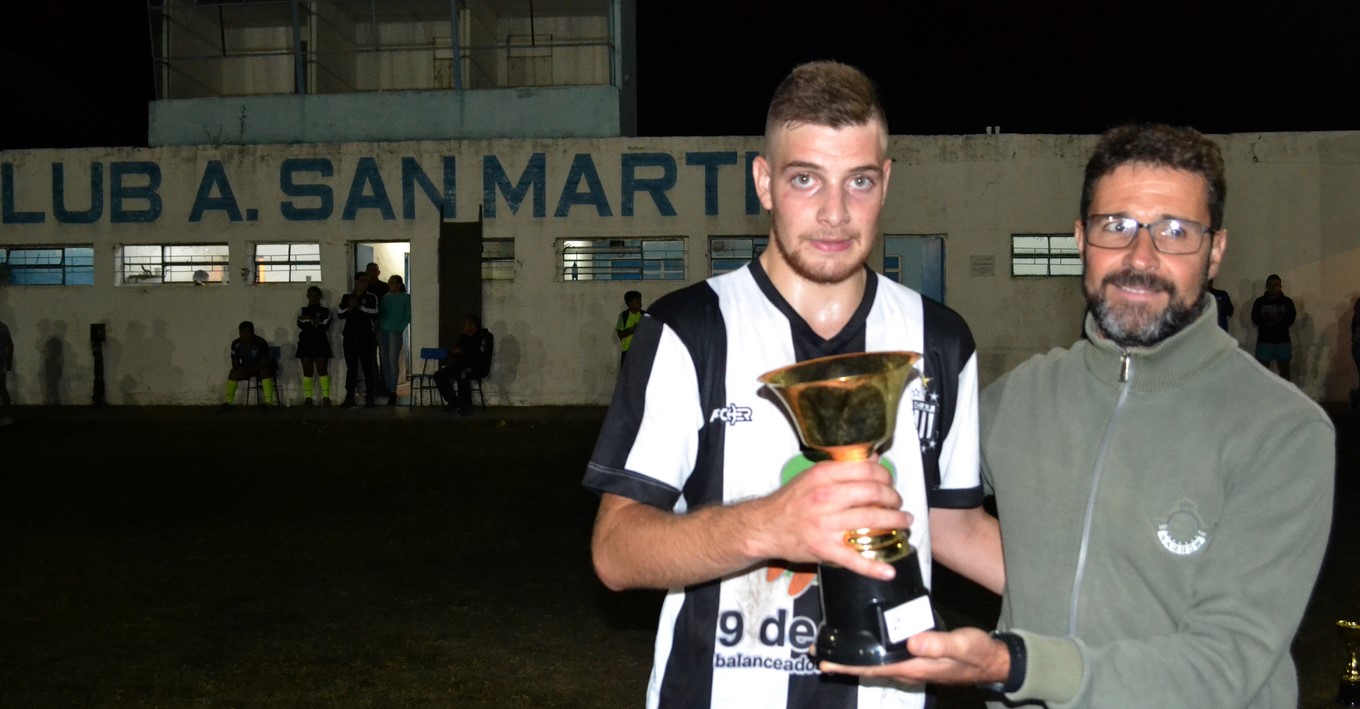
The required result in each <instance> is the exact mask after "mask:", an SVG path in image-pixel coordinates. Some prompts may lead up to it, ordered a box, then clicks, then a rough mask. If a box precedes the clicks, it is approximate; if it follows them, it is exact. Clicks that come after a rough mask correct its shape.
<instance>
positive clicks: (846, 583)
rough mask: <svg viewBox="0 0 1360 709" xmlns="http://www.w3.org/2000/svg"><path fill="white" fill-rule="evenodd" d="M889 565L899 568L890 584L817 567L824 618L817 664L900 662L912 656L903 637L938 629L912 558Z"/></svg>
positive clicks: (818, 638) (833, 567)
mask: <svg viewBox="0 0 1360 709" xmlns="http://www.w3.org/2000/svg"><path fill="white" fill-rule="evenodd" d="M891 563H892V565H893V567H894V568H896V569H897V575H896V577H895V578H893V579H892V580H891V581H881V580H878V579H872V578H869V577H868V576H861V575H859V574H857V573H855V572H853V571H847V570H845V569H843V568H841V567H839V566H832V565H830V564H823V565H822V566H820V567H819V568H818V575H819V586H820V588H821V594H822V617H823V621H822V625H821V628H819V629H818V631H817V645H816V657H817V660H818V661H822V660H825V661H827V662H835V663H837V664H841V665H855V666H861V667H864V666H874V665H886V664H890V663H893V662H901V661H902V660H907V659H910V658H911V657H912V654H911V652H910V651H908V650H907V638H909V637H911V636H912V635H915V634H916V633H918V632H921V631H923V630H932V629H935V628H938V627H939V621H938V619H937V618H936V616H935V614H934V611H933V610H932V609H931V607H930V595H929V593H928V592H927V591H926V588H925V584H924V583H923V582H922V581H921V567H920V565H919V563H918V561H917V557H916V554H914V553H911V554H907V555H906V556H904V557H902V558H900V559H897V560H896V561H893V562H891Z"/></svg>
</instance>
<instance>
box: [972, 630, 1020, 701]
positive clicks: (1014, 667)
mask: <svg viewBox="0 0 1360 709" xmlns="http://www.w3.org/2000/svg"><path fill="white" fill-rule="evenodd" d="M991 635H992V638H993V639H994V640H997V641H999V642H1000V643H1001V644H1002V645H1004V646H1005V647H1006V654H1007V655H1008V656H1009V657H1010V669H1009V670H1008V671H1007V673H1006V679H1005V681H1004V682H991V683H986V684H979V685H978V688H979V689H982V690H983V691H987V692H993V693H996V694H1008V693H1011V692H1014V691H1016V690H1018V689H1020V687H1021V686H1022V685H1023V684H1024V683H1025V670H1026V662H1025V659H1026V657H1025V640H1024V638H1022V637H1020V636H1019V635H1016V634H1015V633H1007V632H1003V631H1000V630H994V631H992V634H991Z"/></svg>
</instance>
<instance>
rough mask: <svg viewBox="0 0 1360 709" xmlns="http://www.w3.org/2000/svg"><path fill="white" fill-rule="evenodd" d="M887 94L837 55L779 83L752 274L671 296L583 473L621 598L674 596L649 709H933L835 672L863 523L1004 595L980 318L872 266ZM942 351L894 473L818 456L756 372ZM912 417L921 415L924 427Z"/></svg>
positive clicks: (904, 415)
mask: <svg viewBox="0 0 1360 709" xmlns="http://www.w3.org/2000/svg"><path fill="white" fill-rule="evenodd" d="M887 145H888V127H887V121H886V119H885V117H884V115H883V109H882V108H881V106H880V105H879V103H878V99H877V95H876V92H875V89H874V86H873V84H872V83H871V82H870V81H869V79H868V78H867V77H865V76H864V75H863V74H862V73H860V72H859V71H858V70H856V69H854V68H852V67H848V66H845V65H843V64H837V63H834V62H815V63H811V64H804V65H802V66H799V67H797V68H796V69H794V71H793V73H792V74H790V75H789V76H788V77H787V78H786V79H785V80H784V81H783V83H781V84H780V86H779V88H778V89H777V90H776V92H775V95H774V99H773V101H772V102H771V105H770V109H769V114H768V116H767V120H766V132H765V152H764V155H762V156H760V157H758V158H756V160H755V161H754V165H753V176H754V178H755V185H756V189H757V192H758V194H759V197H760V200H761V203H762V204H763V205H764V207H765V208H766V209H767V210H769V212H770V237H769V239H770V248H768V249H766V250H765V252H764V253H763V254H762V255H761V256H760V258H759V259H758V260H756V261H753V262H751V263H750V264H748V265H747V266H746V267H744V268H742V269H739V270H737V271H734V272H732V273H729V274H725V275H722V276H718V277H715V278H711V279H709V280H708V281H706V282H704V283H700V284H697V285H694V286H691V287H688V288H684V289H681V290H679V291H676V292H674V293H671V294H669V295H667V296H665V297H664V298H662V299H661V300H658V301H657V302H656V303H655V304H654V305H653V307H652V308H651V309H650V310H649V312H648V315H647V316H645V317H643V318H642V320H641V321H640V322H639V324H638V327H637V332H636V334H635V335H634V336H633V343H632V347H631V348H630V349H629V356H628V359H627V360H626V361H625V362H624V365H623V370H622V372H621V374H620V378H619V382H618V385H617V387H616V389H615V393H614V400H613V403H612V404H611V406H610V410H609V413H608V415H607V417H606V420H605V424H604V427H603V430H602V431H601V433H600V437H599V440H598V442H597V444H596V448H595V452H594V454H593V456H592V458H591V461H590V463H589V466H588V468H587V471H586V475H585V479H584V484H585V486H586V487H588V488H590V489H591V490H594V491H596V492H598V493H601V500H600V508H599V514H598V517H597V519H596V522H595V531H594V537H593V539H592V550H593V553H594V561H595V568H596V571H597V573H598V574H599V576H600V579H601V580H602V581H603V582H604V583H605V585H606V586H608V587H609V588H611V589H615V590H620V589H628V588H659V589H668V590H669V591H668V594H667V597H666V601H665V604H664V606H663V608H662V612H661V619H660V623H659V627H658V631H657V632H658V636H657V642H656V655H655V664H654V666H653V670H652V677H651V682H650V684H649V686H648V689H647V705H648V706H649V707H658V706H670V707H704V706H710V705H722V706H741V707H791V706H816V707H889V706H890V707H899V706H905V707H916V706H922V705H923V703H924V699H925V694H924V692H923V688H922V687H919V686H915V687H907V686H902V685H893V684H891V683H866V684H864V685H863V686H861V685H860V684H859V683H857V682H853V681H851V682H846V681H844V680H837V679H835V678H827V677H823V676H821V675H820V674H819V673H818V671H817V669H816V666H815V663H814V661H813V660H812V659H811V658H810V657H809V654H808V652H809V649H810V647H811V644H812V641H813V639H814V637H815V635H816V628H817V623H818V622H819V620H820V619H821V608H820V602H819V594H818V590H817V589H816V588H815V587H814V588H809V587H808V586H807V583H806V581H807V579H808V578H809V576H810V575H812V574H815V571H816V567H815V564H816V563H818V562H826V563H832V564H837V565H839V566H842V567H844V568H846V569H849V570H851V571H854V572H857V573H861V574H864V575H866V576H871V577H874V578H877V579H887V578H891V577H892V575H893V569H892V567H891V566H890V565H889V564H886V563H883V562H881V561H875V560H871V559H866V558H863V557H861V556H859V555H858V554H857V553H856V552H854V551H853V550H852V549H851V548H850V547H849V546H847V545H846V544H845V543H844V541H843V535H844V533H845V530H847V529H856V528H862V527H870V528H887V529H909V530H910V539H911V543H912V545H913V546H915V548H916V550H917V552H918V553H917V556H918V557H920V563H921V572H922V574H923V576H924V579H925V581H926V583H929V580H930V568H931V567H930V559H931V555H932V552H933V554H934V556H935V558H937V559H939V560H940V561H942V562H944V563H945V564H948V565H950V566H951V567H953V568H955V569H956V570H959V571H960V572H962V573H964V574H965V575H966V576H970V577H972V578H975V579H977V580H979V581H980V582H982V583H984V585H986V586H988V587H989V588H992V589H993V590H995V591H998V592H999V591H1000V588H1001V585H1002V582H1003V579H1002V573H1001V565H1000V540H999V538H998V536H997V530H996V526H995V519H994V518H992V517H990V516H988V515H987V514H986V513H985V512H983V511H982V510H981V508H980V506H979V505H980V504H981V502H982V490H981V485H980V481H979V479H978V471H977V457H976V456H977V448H976V446H977V441H976V438H975V437H976V434H977V429H976V419H975V408H974V407H975V404H976V396H977V395H976V375H977V361H976V356H975V353H974V348H973V339H972V335H971V333H970V332H969V330H968V327H967V326H966V325H965V323H964V322H963V320H962V319H961V318H959V317H958V316H957V315H956V314H955V313H953V312H952V311H950V310H948V309H947V308H945V307H944V306H941V305H939V304H936V303H933V302H931V301H929V300H926V299H924V298H922V297H921V296H920V295H919V294H917V293H915V292H914V291H911V290H908V289H906V288H904V287H901V286H899V285H897V284H895V283H893V282H891V281H889V280H887V279H884V278H882V277H880V276H879V275H878V274H876V273H874V272H873V271H871V270H869V269H868V268H867V267H866V265H865V262H866V260H867V258H868V256H869V253H870V250H871V249H872V248H873V245H874V242H875V240H876V238H877V237H878V218H879V213H880V211H881V210H882V208H883V203H884V200H885V199H886V198H887V188H888V181H889V177H890V173H891V171H892V162H891V160H889V159H888V157H887ZM881 350H910V351H915V352H921V353H923V354H924V357H923V359H922V360H921V361H920V363H919V364H918V365H917V366H918V367H919V368H920V374H921V377H920V378H918V379H917V380H916V381H915V383H914V384H912V385H911V386H909V388H908V392H907V395H906V396H905V397H904V399H903V403H902V407H901V409H900V410H899V413H898V417H897V428H896V429H895V431H894V434H895V436H894V439H893V441H894V443H893V444H892V445H891V447H889V448H887V449H886V450H884V451H882V454H883V457H884V458H885V459H890V460H891V461H892V463H893V464H894V465H895V467H896V476H895V477H894V476H893V475H890V474H889V473H888V471H887V470H886V469H885V468H884V467H883V466H882V465H880V464H879V463H878V460H877V459H874V460H870V461H865V462H859V463H835V462H823V463H818V464H816V465H814V466H812V467H811V468H809V469H807V470H805V471H804V472H802V473H801V474H798V475H796V477H793V478H792V479H791V480H790V481H789V482H788V484H785V485H783V486H782V487H781V484H780V480H781V471H783V470H784V469H785V468H786V467H788V466H798V465H803V464H806V463H807V459H806V458H805V457H804V456H803V454H802V452H801V451H800V447H799V443H798V438H797V435H796V433H795V431H794V429H793V426H792V425H791V424H790V422H789V421H788V419H787V418H786V416H785V415H784V413H783V411H782V410H781V409H780V408H779V406H778V404H776V403H775V402H774V401H773V400H772V397H769V396H767V395H763V394H762V392H761V384H760V383H759V381H758V380H757V377H758V376H759V375H760V374H762V373H764V372H766V371H769V370H771V369H775V368H777V367H781V366H785V365H789V364H793V363H795V362H799V361H803V360H807V359H812V358H815V357H820V356H824V355H834V354H844V353H853V352H864V351H881ZM913 414H915V415H913Z"/></svg>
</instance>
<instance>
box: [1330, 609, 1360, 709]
mask: <svg viewBox="0 0 1360 709" xmlns="http://www.w3.org/2000/svg"><path fill="white" fill-rule="evenodd" d="M1336 634H1337V635H1340V636H1341V642H1342V643H1344V644H1345V645H1346V653H1347V654H1348V655H1349V657H1348V658H1347V661H1346V670H1345V671H1344V672H1342V673H1341V687H1340V689H1339V690H1338V691H1337V694H1336V703H1337V705H1338V706H1343V707H1360V623H1357V622H1355V621H1353V620H1338V621H1336Z"/></svg>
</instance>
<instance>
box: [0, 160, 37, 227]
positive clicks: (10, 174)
mask: <svg viewBox="0 0 1360 709" xmlns="http://www.w3.org/2000/svg"><path fill="white" fill-rule="evenodd" d="M45 221H47V214H45V213H43V212H21V211H18V210H17V209H15V208H14V163H8V162H7V163H0V223H4V224H42V223H43V222H45Z"/></svg>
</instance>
